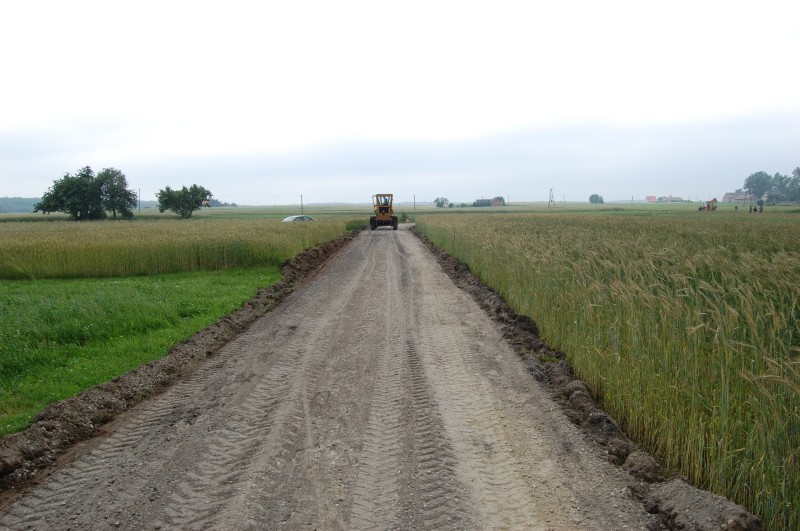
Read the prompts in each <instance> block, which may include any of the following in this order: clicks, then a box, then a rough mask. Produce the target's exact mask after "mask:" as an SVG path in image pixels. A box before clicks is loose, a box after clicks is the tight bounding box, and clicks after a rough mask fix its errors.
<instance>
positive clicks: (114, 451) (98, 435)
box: [0, 230, 758, 529]
mask: <svg viewBox="0 0 800 531" xmlns="http://www.w3.org/2000/svg"><path fill="white" fill-rule="evenodd" d="M344 243H345V242H344V241H340V242H339V245H338V247H341V245H342V244H344ZM338 247H337V245H336V244H332V245H331V246H329V247H328V248H327V249H323V250H318V251H314V252H312V253H311V254H306V255H303V256H302V257H299V258H298V259H297V260H295V263H294V264H289V267H287V269H286V271H285V272H286V274H287V278H286V280H285V281H284V283H283V284H282V285H280V286H278V287H277V288H274V289H272V290H269V291H265V292H264V293H261V294H259V297H257V298H256V299H255V300H254V301H251V303H249V304H248V305H246V306H245V308H243V309H242V311H241V312H239V314H235V315H233V316H231V317H229V318H228V319H226V320H223V321H221V322H220V323H217V325H215V326H214V327H211V328H210V329H209V330H206V331H204V332H202V333H200V334H198V335H197V336H195V337H193V338H192V339H191V340H189V341H188V342H186V343H185V344H183V345H180V346H179V347H177V348H176V349H175V350H174V351H173V352H172V353H171V354H170V356H168V357H167V358H165V359H164V360H162V361H160V362H155V363H153V364H150V365H148V366H146V367H143V368H142V369H140V370H139V371H136V372H135V373H132V374H130V375H126V376H124V377H121V378H119V379H117V380H116V381H114V382H111V383H109V384H106V385H103V386H100V387H98V388H96V389H94V390H92V391H89V392H87V393H84V395H82V396H81V397H78V398H76V399H73V400H70V401H65V402H62V403H60V404H57V405H55V406H53V407H51V408H48V410H46V411H45V412H44V413H43V414H42V415H41V416H40V419H39V420H38V421H37V422H36V424H35V425H34V426H33V427H32V428H30V429H29V430H27V431H26V432H25V433H22V434H18V435H15V436H11V437H7V438H5V439H3V440H2V442H0V467H2V468H0V476H2V481H3V484H2V485H3V496H4V498H3V500H4V514H3V515H2V516H0V527H3V526H5V527H9V528H12V529H25V528H74V529H85V528H107V527H120V528H189V529H195V528H230V529H233V528H236V529H238V528H269V529H272V528H282V527H286V528H296V527H300V526H303V527H309V528H322V529H326V528H353V529H362V528H375V527H383V528H403V529H405V528H528V529H623V528H627V529H643V528H650V529H657V528H661V527H665V526H683V527H686V528H697V529H704V528H708V529H710V528H712V527H711V526H716V527H713V528H714V529H750V528H757V526H758V521H757V520H755V519H752V517H751V516H750V515H747V514H746V513H744V512H743V511H742V510H741V508H737V507H736V506H734V505H733V504H730V503H729V502H727V501H726V500H724V499H719V498H713V500H711V501H710V502H709V503H708V504H707V505H709V507H706V505H704V504H703V502H702V500H703V496H704V495H707V493H702V492H701V491H697V490H696V489H692V488H691V487H690V486H688V485H685V484H683V485H685V487H683V485H678V486H676V487H675V488H672V487H673V486H675V485H677V484H676V483H675V482H674V481H673V482H668V483H660V482H659V481H660V479H661V478H660V476H661V471H660V470H659V468H658V465H657V463H656V462H655V461H654V460H653V459H652V458H650V457H649V456H647V454H645V453H644V452H641V451H640V450H639V449H637V448H636V447H635V445H634V444H633V443H631V442H630V441H628V440H627V439H626V438H625V436H624V434H623V433H622V432H621V431H620V430H619V428H618V427H617V425H616V424H615V423H614V421H613V420H612V419H610V418H609V417H608V416H607V415H605V414H604V413H603V412H602V411H600V410H599V409H598V408H597V406H596V405H595V404H594V402H593V401H592V399H591V394H590V393H589V390H588V389H586V386H585V385H583V384H582V383H581V382H580V381H578V380H576V379H575V378H574V377H573V376H572V374H571V371H570V370H569V366H568V365H567V364H566V362H564V361H563V359H561V358H563V357H562V356H560V355H559V354H558V353H555V352H552V351H550V350H549V349H547V347H546V346H545V345H543V344H542V343H541V341H539V339H538V338H537V337H536V334H535V325H534V323H533V322H532V321H530V320H529V319H527V318H520V317H518V316H516V315H515V314H514V313H513V312H512V311H511V310H510V309H509V308H508V307H507V306H506V305H505V304H504V303H503V302H502V300H500V299H499V297H497V296H496V295H495V294H494V293H492V292H491V291H490V290H487V289H486V288H485V287H483V286H481V285H480V283H479V282H478V281H477V280H476V279H475V278H474V277H473V276H472V275H470V274H469V271H468V269H467V268H466V267H464V266H463V265H461V264H458V263H457V262H455V261H451V260H449V259H448V257H446V256H444V255H439V258H440V261H441V266H440V264H439V263H437V261H436V257H435V255H434V254H433V253H431V252H429V250H428V249H426V247H425V244H424V243H423V241H422V240H421V239H419V238H416V237H415V236H414V235H413V234H412V232H411V231H409V230H399V231H391V230H378V231H369V232H362V233H361V234H360V235H358V236H357V237H355V238H354V239H353V241H352V242H351V243H350V244H349V245H346V246H345V247H344V248H343V249H341V250H339V251H337V248H338ZM329 256H332V258H331V259H329V260H327V262H326V263H325V264H324V265H323V266H322V267H321V268H320V269H318V270H317V269H316V265H314V263H315V262H316V261H317V260H316V259H315V257H316V258H317V259H319V260H320V261H324V260H325V259H326V258H327V257H329ZM298 262H300V263H302V264H306V263H307V264H308V268H307V270H310V271H316V272H315V273H313V274H307V275H305V279H304V281H303V282H302V285H300V287H298V288H297V289H296V290H295V291H293V292H291V293H289V291H290V290H291V288H292V287H293V286H295V285H297V284H298V283H299V280H300V279H301V278H302V276H303V275H302V274H298V273H296V271H297V270H298V269H299V270H303V269H304V268H302V267H300V268H296V267H294V266H297V263H298ZM445 271H447V272H449V273H450V274H451V276H452V278H453V279H452V280H451V278H450V277H448V276H447V275H446V274H445ZM454 281H455V282H456V284H458V285H461V286H462V287H463V288H464V289H463V290H459V289H456V288H455V286H454ZM470 295H471V296H470ZM279 300H282V302H281V304H278V305H275V302H276V301H279ZM482 307H483V308H482ZM270 308H271V310H270ZM267 310H270V311H267ZM539 356H541V357H542V359H546V360H550V362H549V363H543V362H541V361H540V359H539ZM179 375H180V376H181V378H177V376H179ZM173 380H176V381H175V382H174V383H173V384H172V385H171V386H168V385H167V384H168V383H169V382H172V381H173ZM158 391H161V392H158ZM148 395H154V396H152V397H151V398H149V399H147V400H144V401H142V398H143V397H145V396H148ZM137 402H138V404H137ZM565 412H566V413H567V414H566V415H565V414H564V413H565ZM104 423H105V424H104ZM92 435H94V437H92ZM89 437H91V438H89ZM83 438H86V439H87V440H86V441H85V442H83V443H81V444H78V445H77V446H72V447H71V446H70V445H71V444H73V443H74V442H75V441H77V440H80V439H83ZM67 448H71V449H70V450H69V451H66V449H67ZM65 451H66V453H65ZM51 464H52V466H48V465H51ZM618 465H622V466H618ZM650 482H656V483H653V485H654V487H651V483H650ZM687 493H688V494H687ZM695 493H696V494H695ZM687 496H688V498H689V501H690V504H689V505H687ZM711 506H713V507H711ZM689 507H691V511H693V512H694V513H697V514H700V515H701V516H702V517H701V518H693V517H692V515H689V516H687V515H686V509H687V508H689ZM648 510H649V511H650V512H648ZM678 516H680V517H681V518H683V520H679V519H678ZM687 518H688V519H687ZM747 518H750V520H748V519H747ZM706 526H709V527H706ZM747 526H751V527H747ZM752 526H755V527H752Z"/></svg>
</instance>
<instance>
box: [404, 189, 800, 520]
mask: <svg viewBox="0 0 800 531" xmlns="http://www.w3.org/2000/svg"><path fill="white" fill-rule="evenodd" d="M417 228H418V230H419V231H420V232H422V233H424V234H426V235H427V236H428V237H429V238H430V239H431V240H432V241H433V242H434V243H435V244H436V245H437V246H439V247H440V248H442V249H443V250H445V251H447V252H448V253H450V254H452V255H454V256H456V257H458V258H459V259H461V260H462V261H464V262H465V263H467V264H469V266H470V268H471V269H472V271H473V272H475V273H476V274H477V275H478V276H479V277H481V278H482V279H483V281H484V282H485V283H487V284H488V285H489V286H491V287H493V288H494V289H495V290H497V291H498V293H500V294H501V295H502V296H503V297H504V298H505V299H506V300H507V301H508V302H509V303H510V304H511V305H512V306H513V307H515V309H516V310H517V311H519V312H520V313H522V314H525V315H528V316H530V317H532V318H533V319H534V320H535V321H536V322H537V324H538V326H539V330H540V332H541V334H542V337H543V339H544V340H545V341H547V342H548V343H549V344H550V345H551V346H553V347H555V348H558V349H560V350H562V351H563V352H565V353H566V355H567V357H568V359H569V360H570V362H571V363H572V364H573V366H574V367H575V369H576V371H577V372H578V373H579V375H580V376H581V378H583V379H584V381H586V382H587V383H588V384H589V385H590V386H591V388H592V390H593V392H594V393H595V394H596V396H597V397H598V398H599V399H600V400H601V402H602V403H603V405H604V407H605V408H606V409H607V410H608V411H609V412H610V413H611V414H612V415H614V416H615V418H617V419H619V421H620V422H621V423H622V424H623V426H624V428H625V429H626V431H627V432H628V434H629V435H630V436H631V437H633V438H634V439H635V440H637V441H638V442H639V443H640V444H642V445H643V446H644V447H645V448H646V449H647V450H648V451H650V452H651V453H653V454H654V455H657V456H658V457H659V458H660V459H662V460H663V462H664V463H666V465H667V466H668V468H669V469H670V470H671V471H673V472H677V473H680V474H684V475H686V476H688V477H689V478H690V479H691V480H692V481H693V482H694V483H695V484H697V485H699V486H702V487H704V488H709V489H710V490H713V491H715V492H718V493H721V494H723V495H725V496H727V497H729V498H731V499H733V500H734V501H736V502H738V503H740V504H742V505H744V506H745V507H748V508H749V509H750V510H752V511H753V512H754V513H756V514H759V515H760V516H761V517H762V518H763V519H764V521H765V523H766V524H767V526H768V527H769V528H771V529H796V528H798V527H800V520H799V519H798V518H800V517H798V513H800V508H798V507H797V505H796V504H797V500H798V499H800V473H798V464H799V460H800V302H799V301H800V215H798V213H797V212H796V211H794V212H792V211H791V210H790V209H784V210H781V209H772V210H768V211H767V212H766V213H763V214H758V215H748V214H747V212H746V210H744V211H743V212H735V211H733V209H732V207H727V210H725V211H718V212H716V213H714V214H710V213H698V212H697V211H696V209H692V210H690V209H689V208H686V207H679V208H677V209H676V208H674V207H673V208H672V209H667V208H657V209H655V208H654V209H648V208H647V206H644V207H639V208H636V207H631V208H624V207H623V208H619V207H611V206H608V205H606V206H604V207H602V208H594V209H592V208H586V207H583V208H575V209H572V210H570V209H568V208H564V209H553V210H550V211H548V210H546V209H539V211H537V212H530V213H522V214H502V213H501V209H495V211H493V212H492V213H491V214H490V215H489V214H488V213H487V214H474V213H467V212H460V213H457V212H454V213H453V214H450V213H448V215H444V214H442V215H423V216H420V217H418V218H417ZM543 361H547V360H543Z"/></svg>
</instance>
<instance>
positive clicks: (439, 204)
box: [433, 197, 450, 208]
mask: <svg viewBox="0 0 800 531" xmlns="http://www.w3.org/2000/svg"><path fill="white" fill-rule="evenodd" d="M433 204H435V205H436V208H444V207H446V206H448V205H449V204H450V200H449V199H447V198H446V197H437V198H436V199H434V200H433Z"/></svg>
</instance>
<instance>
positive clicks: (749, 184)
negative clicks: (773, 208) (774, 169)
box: [737, 166, 800, 203]
mask: <svg viewBox="0 0 800 531" xmlns="http://www.w3.org/2000/svg"><path fill="white" fill-rule="evenodd" d="M737 192H738V193H742V192H747V193H748V194H749V195H750V196H751V197H753V198H755V199H756V201H763V200H766V201H770V202H773V203H782V202H792V203H795V202H798V201H800V166H798V167H796V168H795V169H794V171H793V172H792V175H791V176H789V175H781V174H780V173H776V174H775V175H770V174H768V173H767V172H765V171H758V172H756V173H751V174H750V175H749V176H748V177H747V178H746V179H745V180H744V185H743V186H742V188H740V189H739V190H737Z"/></svg>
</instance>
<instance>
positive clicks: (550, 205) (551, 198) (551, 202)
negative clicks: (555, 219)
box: [547, 188, 556, 208]
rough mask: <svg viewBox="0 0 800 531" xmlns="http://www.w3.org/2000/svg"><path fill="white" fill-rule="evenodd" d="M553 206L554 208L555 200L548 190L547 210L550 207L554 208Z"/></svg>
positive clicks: (551, 191)
mask: <svg viewBox="0 0 800 531" xmlns="http://www.w3.org/2000/svg"><path fill="white" fill-rule="evenodd" d="M555 206H556V200H555V199H553V189H552V188H550V199H548V201H547V208H550V207H553V208H555Z"/></svg>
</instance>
